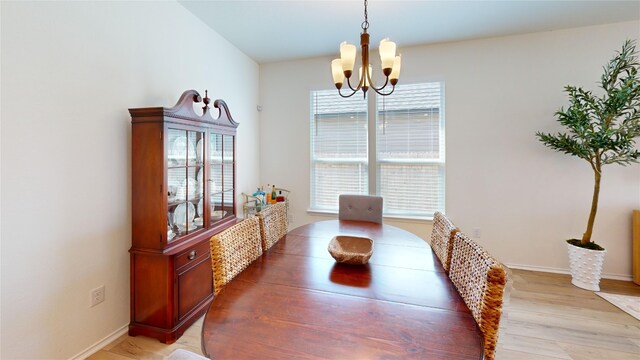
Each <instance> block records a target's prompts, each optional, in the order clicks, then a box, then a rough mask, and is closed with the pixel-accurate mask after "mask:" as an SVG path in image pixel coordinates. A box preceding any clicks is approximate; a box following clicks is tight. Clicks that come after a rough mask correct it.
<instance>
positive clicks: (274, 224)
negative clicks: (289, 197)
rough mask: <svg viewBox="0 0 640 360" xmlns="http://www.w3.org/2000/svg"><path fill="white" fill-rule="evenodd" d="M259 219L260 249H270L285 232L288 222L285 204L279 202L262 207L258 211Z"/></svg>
mask: <svg viewBox="0 0 640 360" xmlns="http://www.w3.org/2000/svg"><path fill="white" fill-rule="evenodd" d="M258 219H259V220H260V236H261V238H262V251H263V252H264V251H267V250H269V249H271V246H273V244H275V243H277V242H278V240H280V239H281V238H282V237H283V236H285V235H286V234H287V231H288V228H289V224H288V221H287V204H286V203H285V202H279V203H276V204H275V205H271V206H269V207H267V208H265V209H263V210H262V211H261V212H260V213H258Z"/></svg>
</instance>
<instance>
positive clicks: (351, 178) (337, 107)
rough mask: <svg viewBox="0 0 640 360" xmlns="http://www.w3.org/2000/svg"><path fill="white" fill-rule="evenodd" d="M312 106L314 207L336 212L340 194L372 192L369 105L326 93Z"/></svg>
mask: <svg viewBox="0 0 640 360" xmlns="http://www.w3.org/2000/svg"><path fill="white" fill-rule="evenodd" d="M311 105H312V106H311V109H312V116H311V208H312V209H314V210H328V211H336V210H337V209H338V195H340V194H343V193H350V194H367V193H368V191H369V190H368V187H369V185H368V164H369V163H368V160H367V102H366V101H365V100H364V99H363V98H361V97H358V96H352V97H350V98H348V99H343V98H341V97H340V95H338V93H337V91H335V90H334V91H327V90H325V91H315V92H312V99H311Z"/></svg>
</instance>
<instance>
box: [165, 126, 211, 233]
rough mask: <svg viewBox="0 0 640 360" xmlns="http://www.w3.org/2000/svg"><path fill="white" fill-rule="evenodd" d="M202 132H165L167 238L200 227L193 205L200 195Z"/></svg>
mask: <svg viewBox="0 0 640 360" xmlns="http://www.w3.org/2000/svg"><path fill="white" fill-rule="evenodd" d="M203 139H204V133H202V132H197V131H186V130H178V129H169V130H168V131H167V146H168V148H167V189H168V191H167V210H168V212H167V241H168V242H170V241H174V240H176V239H178V238H179V237H181V236H184V235H186V234H189V233H191V232H194V231H196V230H198V229H201V228H202V227H203V222H202V218H201V217H199V216H198V212H197V205H198V203H199V202H200V200H201V199H202V198H203V194H204V182H203V180H202V175H203V170H202V169H203V166H202V165H203V164H202V159H203V156H204V154H203V147H202V141H203Z"/></svg>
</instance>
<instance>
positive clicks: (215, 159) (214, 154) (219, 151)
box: [209, 134, 225, 223]
mask: <svg viewBox="0 0 640 360" xmlns="http://www.w3.org/2000/svg"><path fill="white" fill-rule="evenodd" d="M222 194H223V136H222V135H220V134H210V135H209V205H210V207H211V208H210V212H209V218H210V219H211V223H214V222H216V221H218V220H220V219H222V217H223V216H225V213H224V209H223V208H222Z"/></svg>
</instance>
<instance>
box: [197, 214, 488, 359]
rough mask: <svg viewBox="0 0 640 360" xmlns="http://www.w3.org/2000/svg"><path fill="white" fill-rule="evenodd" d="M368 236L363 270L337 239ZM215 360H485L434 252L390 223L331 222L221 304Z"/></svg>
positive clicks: (290, 241)
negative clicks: (342, 254)
mask: <svg viewBox="0 0 640 360" xmlns="http://www.w3.org/2000/svg"><path fill="white" fill-rule="evenodd" d="M338 235H340V236H355V237H367V238H370V239H372V240H373V254H372V256H371V258H370V260H369V261H368V263H367V264H365V265H351V264H344V263H338V262H336V261H335V260H334V259H333V258H332V256H331V255H330V254H329V252H328V251H327V247H328V245H329V242H330V241H331V239H332V238H333V237H335V236H338ZM202 348H203V352H204V354H205V355H206V356H208V357H209V358H211V359H217V360H222V359H233V360H235V359H349V360H350V359H474V360H478V359H481V358H482V356H483V337H482V333H481V332H480V330H479V328H478V326H477V324H476V322H475V320H474V318H473V316H472V314H471V312H470V311H469V309H468V307H467V306H466V304H465V303H464V301H463V299H462V298H461V297H460V295H459V294H458V292H457V290H456V288H455V286H454V285H453V283H452V282H451V281H450V280H449V277H448V276H447V274H446V273H445V272H444V269H443V268H442V265H441V264H440V262H439V261H438V260H437V258H436V256H435V255H434V253H433V252H432V251H431V248H430V247H429V244H428V243H427V242H426V241H425V240H423V239H421V238H420V237H418V236H417V235H415V234H413V233H410V232H408V231H406V230H403V229H400V228H398V227H395V226H392V225H387V224H376V223H370V222H362V221H344V220H326V221H319V222H313V223H309V224H306V225H302V226H300V227H298V228H295V229H293V230H290V231H289V232H288V233H287V234H286V235H285V236H284V237H282V238H281V239H280V240H279V241H278V242H277V243H276V244H274V245H273V246H272V247H271V249H269V250H267V251H265V252H264V253H263V254H262V256H261V257H259V258H258V259H257V260H255V261H254V262H253V263H251V264H250V265H249V266H248V267H247V268H246V269H245V270H244V271H242V272H241V273H240V274H238V275H237V276H236V277H235V278H234V279H233V280H232V281H231V282H230V283H228V284H227V285H226V286H225V287H224V288H222V290H221V291H220V293H218V294H217V296H216V297H215V298H214V300H213V302H212V303H211V305H210V307H209V309H208V311H207V314H206V315H205V318H204V321H203V327H202Z"/></svg>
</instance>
